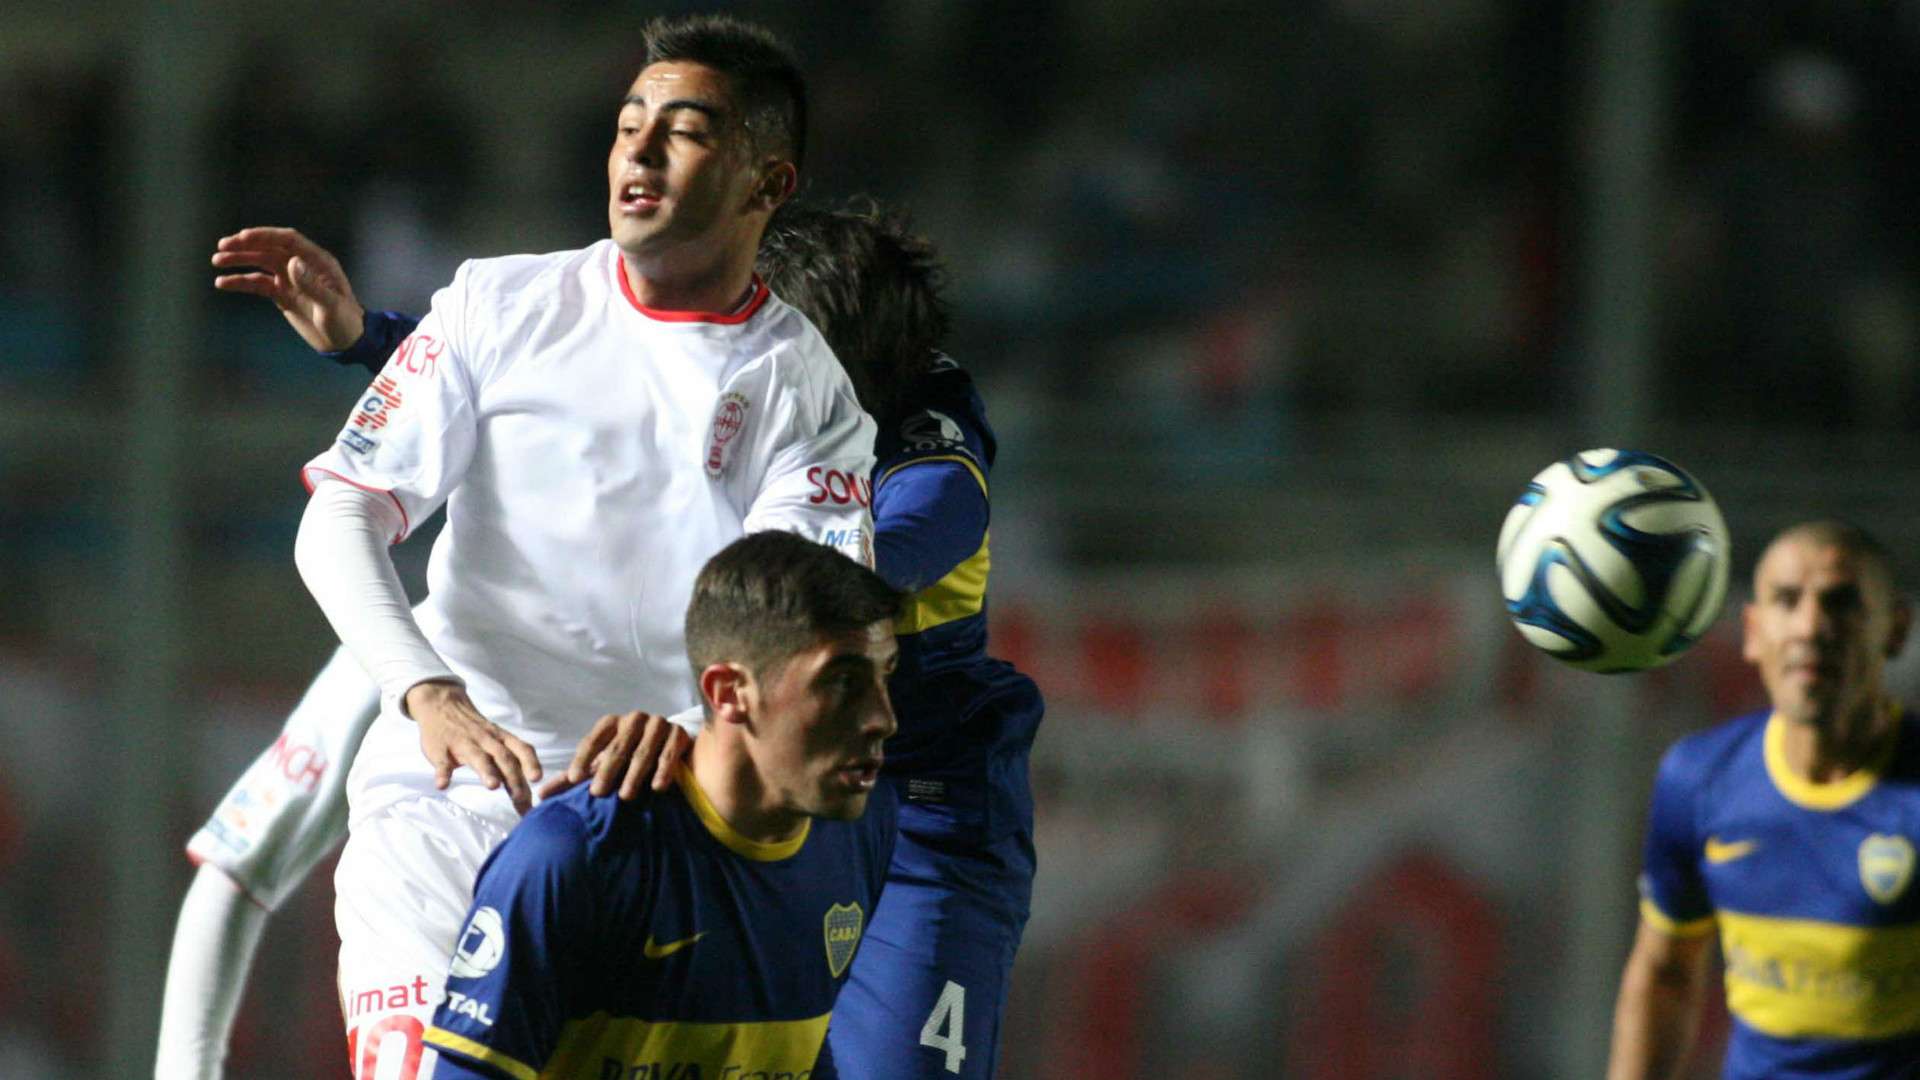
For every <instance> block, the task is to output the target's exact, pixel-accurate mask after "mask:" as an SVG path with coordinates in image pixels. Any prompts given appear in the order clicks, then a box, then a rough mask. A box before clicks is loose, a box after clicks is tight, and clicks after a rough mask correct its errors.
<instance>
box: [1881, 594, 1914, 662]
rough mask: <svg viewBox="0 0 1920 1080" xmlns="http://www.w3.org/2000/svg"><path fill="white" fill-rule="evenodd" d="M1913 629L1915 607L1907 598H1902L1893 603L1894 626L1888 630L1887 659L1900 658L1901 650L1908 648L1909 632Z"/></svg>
mask: <svg viewBox="0 0 1920 1080" xmlns="http://www.w3.org/2000/svg"><path fill="white" fill-rule="evenodd" d="M1911 629H1913V605H1912V604H1909V603H1907V601H1906V598H1905V597H1900V598H1898V599H1896V600H1894V602H1893V625H1892V626H1891V627H1889V628H1888V630H1887V659H1889V660H1891V659H1893V658H1894V657H1896V656H1899V655H1900V650H1901V649H1903V648H1906V645H1907V631H1909V630H1911Z"/></svg>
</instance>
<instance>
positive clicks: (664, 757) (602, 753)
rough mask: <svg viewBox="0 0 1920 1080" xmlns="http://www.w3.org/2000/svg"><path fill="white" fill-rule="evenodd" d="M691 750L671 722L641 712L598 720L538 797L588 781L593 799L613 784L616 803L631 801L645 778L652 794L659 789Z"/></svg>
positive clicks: (667, 783) (685, 733)
mask: <svg viewBox="0 0 1920 1080" xmlns="http://www.w3.org/2000/svg"><path fill="white" fill-rule="evenodd" d="M692 746H693V735H692V734H691V733H689V732H688V731H687V729H686V728H684V727H682V726H681V725H680V724H679V723H677V722H676V721H675V720H673V719H669V718H667V717H664V716H656V715H655V714H653V713H647V712H630V713H620V714H619V715H617V716H603V717H601V718H600V719H599V720H598V721H596V722H595V723H594V725H593V729H592V730H590V731H588V732H587V736H586V738H584V739H581V740H580V745H579V746H578V747H576V748H575V749H574V751H573V760H572V761H571V762H568V763H567V771H566V772H563V773H561V774H560V775H558V776H556V777H554V778H553V779H552V780H549V781H547V783H546V785H545V786H544V787H542V788H541V789H540V797H541V798H543V799H544V798H547V797H548V796H551V795H558V794H559V793H560V792H562V791H565V790H566V789H568V788H570V787H572V786H573V785H575V784H577V783H579V782H580V781H582V780H585V779H587V778H588V777H592V778H593V787H592V788H590V789H589V790H590V791H591V792H592V794H593V795H594V796H595V797H599V796H602V795H605V794H607V793H608V792H610V791H612V790H614V785H616V784H617V785H619V788H620V797H621V798H622V799H629V800H631V799H634V798H636V797H638V796H639V794H640V789H641V786H642V785H644V784H647V782H648V778H649V777H651V778H652V784H651V786H652V788H653V790H655V791H665V790H667V788H668V787H669V786H671V785H672V784H673V770H674V767H675V766H677V765H679V764H680V762H681V761H682V760H683V759H684V758H685V757H686V754H687V750H688V749H689V748H690V747H692Z"/></svg>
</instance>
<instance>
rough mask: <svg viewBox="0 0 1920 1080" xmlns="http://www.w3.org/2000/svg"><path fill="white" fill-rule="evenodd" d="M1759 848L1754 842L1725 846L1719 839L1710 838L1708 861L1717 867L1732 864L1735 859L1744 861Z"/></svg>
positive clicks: (1708, 841)
mask: <svg viewBox="0 0 1920 1080" xmlns="http://www.w3.org/2000/svg"><path fill="white" fill-rule="evenodd" d="M1758 846H1759V845H1758V844H1756V843H1755V842H1754V841H1752V840H1739V841H1736V842H1734V843H1731V844H1723V843H1721V842H1720V841H1719V840H1718V839H1717V838H1715V837H1711V836H1709V837H1707V861H1708V862H1710V863H1714V864H1715V865H1718V864H1720V863H1730V862H1732V861H1733V860H1735V859H1743V858H1746V857H1747V856H1748V855H1751V854H1753V849H1754V848H1756V847H1758Z"/></svg>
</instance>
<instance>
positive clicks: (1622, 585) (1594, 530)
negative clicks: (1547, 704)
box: [1495, 450, 1730, 672]
mask: <svg viewBox="0 0 1920 1080" xmlns="http://www.w3.org/2000/svg"><path fill="white" fill-rule="evenodd" d="M1729 556H1730V545H1729V543H1728V539H1727V523H1726V521H1725V519H1723V518H1722V517H1721V516H1720V507H1719V506H1718V505H1716V504H1715V503H1714V501H1713V497H1712V496H1711V495H1708V494H1707V489H1706V488H1705V487H1702V486H1701V484H1700V482H1699V481H1698V480H1695V479H1694V478H1693V477H1691V476H1689V475H1687V473H1686V471H1685V470H1683V469H1681V468H1680V467H1679V466H1678V465H1675V464H1674V463H1673V462H1671V461H1668V460H1666V459H1665V458H1661V457H1657V456H1655V455H1653V454H1648V453H1644V452H1642V451H1638V450H1585V451H1582V452H1580V453H1578V454H1575V455H1573V456H1572V457H1570V458H1567V459H1566V460H1564V461H1556V462H1554V463H1553V464H1552V465H1549V466H1547V467H1546V468H1545V469H1542V470H1541V471H1540V473H1539V475H1537V476H1535V477H1534V478H1533V482H1532V483H1530V484H1528V485H1527V489H1526V491H1524V492H1522V493H1521V495H1520V498H1519V501H1517V502H1515V503H1514V505H1513V509H1512V510H1510V511H1508V512H1507V520H1506V523H1505V524H1504V525H1502V526H1501V528H1500V543H1499V546H1498V548H1497V550H1496V552H1495V560H1496V563H1497V565H1498V567H1499V571H1500V594H1501V596H1503V597H1504V598H1505V599H1506V602H1507V614H1508V616H1510V617H1511V618H1512V619H1513V625H1514V626H1516V627H1518V628H1519V630H1520V634H1521V636H1523V637H1525V638H1526V639H1527V641H1528V642H1529V643H1531V644H1532V645H1534V646H1536V647H1537V648H1539V649H1541V650H1542V651H1544V652H1546V653H1547V654H1548V655H1549V656H1552V657H1554V658H1555V659H1558V660H1563V661H1565V662H1567V663H1569V664H1572V665H1573V666H1574V667H1577V668H1583V669H1585V670H1587V671H1601V672H1621V671H1644V670H1646V669H1647V668H1653V667H1659V666H1660V665H1661V664H1665V663H1667V662H1668V661H1671V660H1672V659H1674V658H1675V657H1677V656H1679V655H1680V654H1681V653H1683V652H1685V651H1686V650H1687V648H1688V646H1690V645H1692V644H1693V643H1694V642H1695V641H1698V640H1699V639H1700V636H1701V635H1702V634H1704V633H1706V631H1707V629H1708V628H1709V627H1711V626H1712V625H1713V621H1714V619H1716V618H1718V617H1719V615H1720V609H1721V607H1722V606H1724V605H1725V603H1726V599H1727V577H1728V573H1729V569H1730V557H1729Z"/></svg>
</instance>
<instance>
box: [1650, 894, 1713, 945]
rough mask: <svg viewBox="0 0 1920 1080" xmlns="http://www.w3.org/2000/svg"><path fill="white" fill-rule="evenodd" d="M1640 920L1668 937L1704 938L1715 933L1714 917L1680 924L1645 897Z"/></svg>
mask: <svg viewBox="0 0 1920 1080" xmlns="http://www.w3.org/2000/svg"><path fill="white" fill-rule="evenodd" d="M1640 918H1641V919H1642V920H1643V921H1645V922H1646V924H1647V925H1648V926H1651V927H1653V928H1654V929H1655V930H1658V931H1660V932H1661V933H1663V934H1665V935H1667V936H1668V937H1681V938H1691V937H1702V936H1705V935H1707V934H1711V933H1713V921H1714V920H1713V916H1711V915H1709V916H1707V917H1706V918H1704V919H1693V920H1691V921H1689V922H1678V921H1676V920H1674V919H1673V918H1671V917H1669V916H1668V915H1667V913H1666V912H1664V911H1661V910H1660V908H1659V907H1658V906H1657V905H1655V904H1654V902H1653V901H1651V900H1648V899H1645V898H1644V897H1643V898H1642V899H1641V900H1640Z"/></svg>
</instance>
